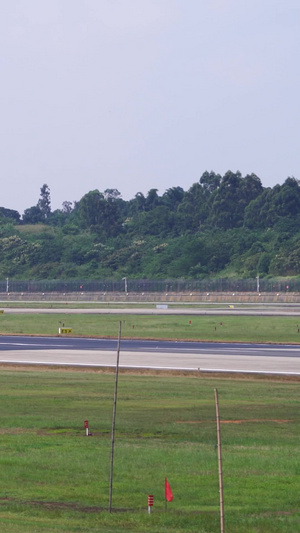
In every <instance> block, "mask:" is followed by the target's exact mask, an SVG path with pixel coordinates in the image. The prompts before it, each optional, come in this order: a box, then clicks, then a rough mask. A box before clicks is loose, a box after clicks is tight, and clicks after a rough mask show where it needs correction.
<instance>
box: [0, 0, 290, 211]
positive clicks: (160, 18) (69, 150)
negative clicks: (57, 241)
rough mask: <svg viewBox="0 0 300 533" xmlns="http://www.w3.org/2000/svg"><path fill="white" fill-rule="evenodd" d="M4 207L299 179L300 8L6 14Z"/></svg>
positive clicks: (168, 2) (109, 1)
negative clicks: (216, 177) (229, 174)
mask: <svg viewBox="0 0 300 533" xmlns="http://www.w3.org/2000/svg"><path fill="white" fill-rule="evenodd" d="M0 13H1V16H0V65H1V83H0V99H1V120H0V150H1V151H0V164H1V184H2V187H1V200H0V205H1V206H3V207H7V208H10V209H16V210H18V211H19V212H20V214H22V213H23V212H24V210H25V209H26V208H28V207H31V206H33V205H36V203H37V201H38V199H39V195H40V188H41V186H42V185H43V184H44V183H46V184H48V186H49V187H50V191H51V200H52V210H54V209H57V208H61V206H62V202H63V201H65V200H69V201H74V200H76V201H78V200H80V198H81V197H82V196H83V195H84V194H86V193H87V192H88V191H90V190H94V189H99V190H100V191H101V192H103V191H104V190H105V189H107V188H116V189H118V190H119V191H120V193H121V194H122V197H123V198H124V199H125V200H128V199H130V198H133V197H134V196H135V194H136V193H137V192H142V193H144V194H145V195H146V194H147V192H148V191H149V190H150V189H151V188H156V189H158V191H159V194H163V193H164V192H165V190H166V189H168V188H169V187H174V186H181V187H183V189H184V190H188V189H189V188H190V187H191V185H192V184H193V183H195V182H196V181H198V180H199V178H200V177H201V175H202V174H203V172H204V171H205V170H208V171H210V170H214V171H215V172H218V173H220V174H222V175H223V174H224V173H225V172H226V171H227V170H229V169H230V170H232V171H234V172H235V171H236V170H239V171H240V172H241V173H242V175H243V176H245V175H246V174H247V173H251V172H254V173H255V174H257V175H258V176H259V177H260V179H261V181H262V183H263V185H264V186H265V187H267V186H274V185H275V184H276V183H283V181H284V180H285V179H286V178H287V177H288V176H294V177H295V178H297V179H300V105H299V95H300V57H299V56H300V54H299V51H300V1H299V0H42V1H41V0H11V1H9V2H4V0H2V1H1V11H0Z"/></svg>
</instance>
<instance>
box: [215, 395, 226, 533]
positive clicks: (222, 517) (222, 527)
mask: <svg viewBox="0 0 300 533" xmlns="http://www.w3.org/2000/svg"><path fill="white" fill-rule="evenodd" d="M215 404H216V416H217V439H218V466H219V491H220V523H221V533H225V517H224V497H223V471H222V452H221V428H220V414H219V400H218V390H217V389H215Z"/></svg>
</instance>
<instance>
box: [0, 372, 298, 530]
mask: <svg viewBox="0 0 300 533" xmlns="http://www.w3.org/2000/svg"><path fill="white" fill-rule="evenodd" d="M0 382H1V388H0V401H1V410H0V450H1V453H0V471H1V476H0V521H1V530H2V531H5V532H14V533H21V532H22V533H27V532H79V531H80V532H96V531H101V532H103V533H107V532H116V533H118V532H126V531H127V532H139V533H147V532H149V533H150V532H151V533H158V532H166V533H171V532H184V531H186V532H198V533H215V532H217V531H220V518H219V486H218V460H217V447H216V443H217V432H216V414H215V404H214V389H215V388H217V389H218V394H219V403H220V417H221V422H222V423H221V435H222V451H223V477H224V500H225V522H226V531H228V532H230V533H251V532H253V533H254V532H255V533H258V532H269V533H276V532H286V533H294V532H297V531H300V511H299V494H300V477H299V475H300V462H299V432H300V409H299V407H300V402H299V382H297V381H287V380H286V381H276V380H268V379H260V380H247V379H243V380H232V379H228V378H227V379H220V378H219V379H218V378H216V377H213V376H211V377H207V378H203V377H192V376H191V377H186V376H172V375H169V376H168V375H138V374H137V375H130V374H127V373H121V374H120V376H119V388H118V403H117V417H116V440H115V458H114V484H113V512H112V513H111V514H110V513H109V512H108V510H107V509H108V502H109V471H110V449H111V420H112V409H113V395H114V375H113V374H106V373H101V372H92V371H91V372H81V371H62V370H46V369H35V370H31V369H19V370H18V369H14V368H5V367H2V368H1V371H0ZM84 420H89V426H90V432H91V433H92V435H91V436H89V437H86V436H85V430H84ZM165 477H167V478H168V481H169V483H170V485H171V488H172V491H173V495H174V500H173V501H172V502H171V503H168V506H167V509H165V502H164V479H165ZM148 494H153V495H154V507H153V513H152V514H151V515H150V516H149V515H148V512H147V496H148Z"/></svg>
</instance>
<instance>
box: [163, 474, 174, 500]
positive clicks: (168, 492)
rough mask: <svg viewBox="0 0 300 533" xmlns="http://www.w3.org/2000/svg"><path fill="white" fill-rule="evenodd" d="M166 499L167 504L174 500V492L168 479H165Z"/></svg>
mask: <svg viewBox="0 0 300 533" xmlns="http://www.w3.org/2000/svg"><path fill="white" fill-rule="evenodd" d="M165 498H166V500H167V502H171V501H172V500H173V492H172V490H171V487H170V485H169V483H168V480H167V478H165Z"/></svg>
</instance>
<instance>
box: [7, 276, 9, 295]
mask: <svg viewBox="0 0 300 533" xmlns="http://www.w3.org/2000/svg"><path fill="white" fill-rule="evenodd" d="M6 292H9V284H8V278H6Z"/></svg>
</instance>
